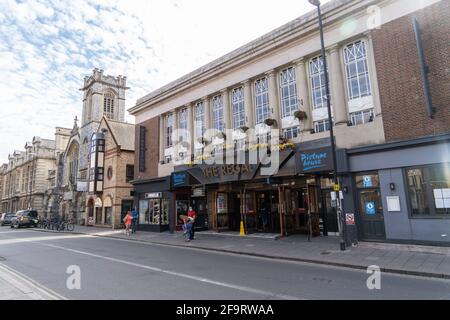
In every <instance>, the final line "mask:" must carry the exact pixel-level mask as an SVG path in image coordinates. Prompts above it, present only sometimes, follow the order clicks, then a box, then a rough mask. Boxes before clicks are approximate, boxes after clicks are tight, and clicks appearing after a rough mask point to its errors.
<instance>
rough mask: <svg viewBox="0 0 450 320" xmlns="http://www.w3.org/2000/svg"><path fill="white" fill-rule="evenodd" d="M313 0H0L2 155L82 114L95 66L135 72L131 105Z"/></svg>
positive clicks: (69, 124) (68, 124)
mask: <svg viewBox="0 0 450 320" xmlns="http://www.w3.org/2000/svg"><path fill="white" fill-rule="evenodd" d="M303 2H304V3H303ZM303 2H301V1H300V3H299V1H298V0H279V1H271V0H260V1H256V0H255V1H240V0H229V1H227V2H223V1H211V0H189V1H188V0H176V1H174V0H75V1H62V0H27V1H22V0H20V1H19V0H2V1H0V74H1V81H0V138H1V139H2V143H1V144H0V163H1V162H3V161H6V160H7V155H8V153H11V152H13V150H15V149H22V148H23V145H24V144H25V142H26V141H29V140H31V139H32V137H33V136H36V135H39V136H41V137H46V138H52V137H53V134H54V127H56V126H63V127H69V128H70V127H72V125H73V118H74V117H75V116H78V118H79V119H81V107H82V93H81V92H80V91H79V88H80V87H81V85H82V82H83V78H84V77H85V76H86V75H90V74H91V72H92V69H93V68H101V69H104V70H105V73H107V74H111V75H126V76H127V78H128V85H129V86H130V87H131V89H130V90H129V91H128V92H127V101H126V108H127V109H128V108H130V107H132V106H133V104H134V103H135V102H136V100H137V99H138V98H140V97H142V96H144V95H145V94H147V93H149V92H150V91H153V90H155V89H157V88H159V87H161V86H163V85H165V84H166V83H168V82H170V81H173V80H175V79H176V78H178V77H180V76H182V75H184V74H186V73H188V72H190V71H192V70H194V69H196V68H198V67H200V66H201V65H203V64H206V63H208V62H210V61H211V60H212V59H215V58H218V57H220V56H221V55H224V54H226V53H227V52H229V51H231V50H233V49H235V48H237V47H238V46H241V45H243V44H245V43H246V42H249V41H251V40H253V39H254V38H256V37H259V36H261V35H263V34H264V33H266V32H269V31H270V30H272V29H274V28H276V27H278V26H280V25H281V24H283V23H286V22H288V21H290V20H292V19H294V18H296V17H297V16H299V15H301V14H302V13H304V12H305V11H306V10H310V9H312V8H311V6H310V5H308V4H307V1H306V0H305V1H303ZM127 120H128V121H130V122H133V121H134V119H133V117H131V116H129V115H127Z"/></svg>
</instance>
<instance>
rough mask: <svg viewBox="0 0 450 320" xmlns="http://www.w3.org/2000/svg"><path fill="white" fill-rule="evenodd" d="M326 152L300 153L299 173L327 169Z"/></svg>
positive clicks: (327, 159)
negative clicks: (300, 166)
mask: <svg viewBox="0 0 450 320" xmlns="http://www.w3.org/2000/svg"><path fill="white" fill-rule="evenodd" d="M328 155H329V154H328V152H310V153H301V154H300V161H301V165H302V168H301V171H303V172H308V171H320V169H325V170H326V169H328V167H329V157H328Z"/></svg>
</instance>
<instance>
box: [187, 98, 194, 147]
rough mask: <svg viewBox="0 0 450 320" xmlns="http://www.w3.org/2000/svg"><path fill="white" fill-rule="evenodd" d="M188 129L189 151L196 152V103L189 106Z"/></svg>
mask: <svg viewBox="0 0 450 320" xmlns="http://www.w3.org/2000/svg"><path fill="white" fill-rule="evenodd" d="M187 129H188V131H189V137H190V138H189V141H188V142H189V145H190V146H189V150H190V151H189V152H190V154H194V139H195V126H194V104H193V103H190V104H189V105H188V107H187Z"/></svg>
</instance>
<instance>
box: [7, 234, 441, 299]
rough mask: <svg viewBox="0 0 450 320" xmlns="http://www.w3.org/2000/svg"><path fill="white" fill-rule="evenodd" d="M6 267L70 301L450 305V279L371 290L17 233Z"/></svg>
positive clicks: (254, 261) (328, 277)
mask: <svg viewBox="0 0 450 320" xmlns="http://www.w3.org/2000/svg"><path fill="white" fill-rule="evenodd" d="M194 242H195V241H194ZM0 263H1V264H3V265H5V266H7V267H9V268H11V269H13V270H15V271H17V272H20V273H21V274H23V275H25V276H26V277H28V278H30V279H32V280H33V281H35V282H36V283H38V284H40V285H41V286H43V287H45V288H48V289H50V290H51V291H53V292H55V293H56V294H58V295H60V296H61V297H64V298H67V299H107V300H110V299H152V300H153V299H169V300H173V299H176V300H178V299H189V300H191V299H193V300H197V299H198V300H209V299H220V300H228V299H233V300H235V299H237V300H239V299H250V300H272V299H277V300H278V299H288V300H291V299H307V300H310V299H369V300H370V299H405V300H413V299H450V281H448V280H440V279H431V278H424V277H412V276H404V275H394V274H386V273H383V274H381V289H380V290H376V289H375V290H369V289H368V288H367V285H366V281H367V279H368V277H369V276H370V275H369V274H367V273H366V272H365V271H363V270H361V271H359V270H352V269H345V268H337V267H329V266H324V265H315V264H306V263H299V262H289V261H282V260H271V259H264V258H256V257H249V256H245V255H234V254H225V253H218V252H217V253H216V252H205V251H200V250H196V249H191V248H177V247H171V246H164V245H155V244H148V243H139V242H132V241H128V240H123V239H111V238H100V237H93V236H89V235H72V234H54V233H44V232H38V231H33V230H31V229H20V230H13V229H10V228H9V227H3V228H0ZM71 266H72V267H71ZM73 266H76V267H75V269H77V267H79V271H80V274H81V278H80V284H81V288H80V289H79V290H78V289H72V290H70V289H68V286H67V282H68V281H67V279H68V278H69V277H71V274H72V273H70V274H69V273H67V271H68V268H69V267H71V268H69V270H74V269H73V268H74V267H73ZM69 287H70V286H69ZM1 298H2V297H0V299H1Z"/></svg>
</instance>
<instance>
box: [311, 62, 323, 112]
mask: <svg viewBox="0 0 450 320" xmlns="http://www.w3.org/2000/svg"><path fill="white" fill-rule="evenodd" d="M309 78H310V80H311V97H312V104H313V109H319V108H326V106H327V91H326V83H325V72H324V68H323V60H322V56H319V57H316V58H314V59H311V61H310V62H309Z"/></svg>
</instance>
